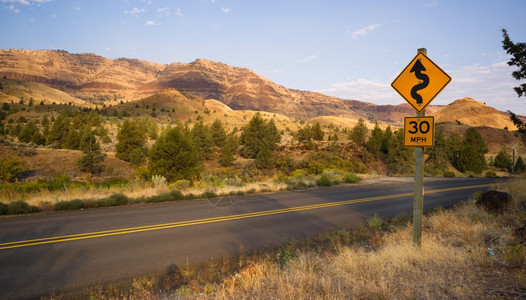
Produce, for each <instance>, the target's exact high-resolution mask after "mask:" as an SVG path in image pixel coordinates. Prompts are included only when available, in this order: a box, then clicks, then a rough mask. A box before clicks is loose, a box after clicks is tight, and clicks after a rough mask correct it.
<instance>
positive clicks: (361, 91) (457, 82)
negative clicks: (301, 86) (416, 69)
mask: <svg viewBox="0 0 526 300" xmlns="http://www.w3.org/2000/svg"><path fill="white" fill-rule="evenodd" d="M512 71H513V68H512V67H510V66H508V65H507V63H506V62H498V63H494V64H492V65H479V64H475V65H469V66H464V67H462V68H460V69H456V70H446V72H447V73H448V74H449V75H450V76H451V78H452V80H451V82H450V83H449V84H448V86H447V87H446V88H445V89H444V90H443V91H442V92H441V93H440V94H439V95H438V96H437V97H436V98H435V99H434V100H433V102H432V103H431V104H432V105H447V104H449V103H451V102H453V101H454V100H457V99H460V98H464V97H471V98H473V99H476V100H478V101H481V102H485V103H486V104H487V105H489V106H492V107H494V108H496V109H498V110H500V111H506V110H511V111H513V112H516V113H519V114H522V115H526V102H525V101H524V100H521V99H520V98H518V97H517V94H516V93H515V92H514V91H513V87H514V86H517V84H518V81H516V80H515V79H514V78H513V77H512V76H511V72H512ZM393 79H394V78H392V79H391V80H390V81H389V82H383V81H378V80H370V79H365V78H360V79H355V80H349V81H346V82H340V83H334V84H332V85H331V87H330V88H328V89H325V90H321V91H319V92H320V93H323V94H326V95H329V96H334V97H338V98H342V99H355V100H361V101H366V102H371V103H374V104H393V105H397V104H402V103H405V100H404V99H403V98H402V97H400V95H398V94H397V93H396V92H395V91H394V89H393V88H392V87H391V81H392V80H393Z"/></svg>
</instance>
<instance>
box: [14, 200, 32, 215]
mask: <svg viewBox="0 0 526 300" xmlns="http://www.w3.org/2000/svg"><path fill="white" fill-rule="evenodd" d="M38 211H40V209H39V208H38V207H36V206H31V205H29V204H27V202H25V201H22V200H18V201H15V202H11V203H9V205H7V214H8V215H18V214H29V213H34V212H38Z"/></svg>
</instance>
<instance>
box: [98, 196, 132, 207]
mask: <svg viewBox="0 0 526 300" xmlns="http://www.w3.org/2000/svg"><path fill="white" fill-rule="evenodd" d="M128 201H129V199H128V197H126V195H123V194H113V195H111V196H109V197H108V198H103V199H100V200H98V201H97V206H100V207H108V206H119V205H124V204H127V203H128Z"/></svg>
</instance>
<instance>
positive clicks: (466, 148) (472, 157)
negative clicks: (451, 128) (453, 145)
mask: <svg viewBox="0 0 526 300" xmlns="http://www.w3.org/2000/svg"><path fill="white" fill-rule="evenodd" d="M487 152H488V147H487V146H486V144H485V143H484V141H483V140H482V136H481V135H480V133H479V132H478V131H477V130H476V129H475V128H469V129H468V131H467V132H466V137H465V138H464V142H463V143H462V145H461V148H460V153H459V155H458V161H457V163H456V165H455V167H456V168H457V169H458V170H459V171H461V172H468V171H471V172H474V173H475V174H480V173H482V171H483V170H485V169H486V167H487V165H486V158H485V154H486V153H487Z"/></svg>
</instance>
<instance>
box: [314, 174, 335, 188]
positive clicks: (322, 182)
mask: <svg viewBox="0 0 526 300" xmlns="http://www.w3.org/2000/svg"><path fill="white" fill-rule="evenodd" d="M333 184H334V183H333V181H332V180H331V179H330V178H329V175H327V174H323V175H321V177H320V179H318V180H316V185H318V186H331V185H333Z"/></svg>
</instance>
